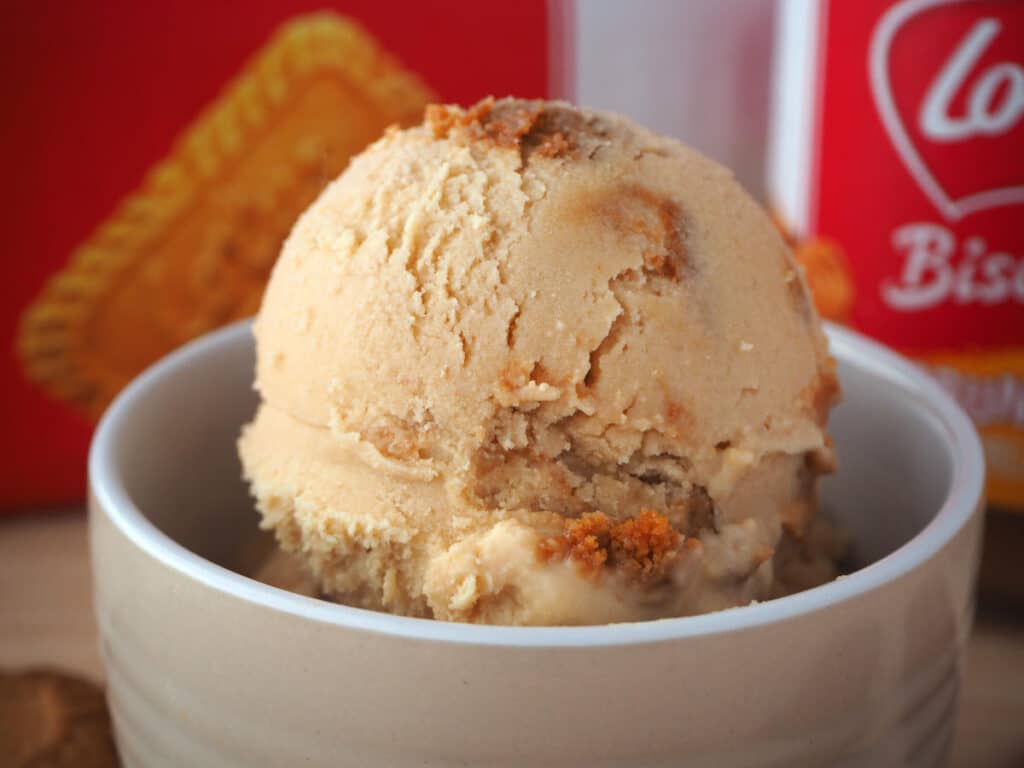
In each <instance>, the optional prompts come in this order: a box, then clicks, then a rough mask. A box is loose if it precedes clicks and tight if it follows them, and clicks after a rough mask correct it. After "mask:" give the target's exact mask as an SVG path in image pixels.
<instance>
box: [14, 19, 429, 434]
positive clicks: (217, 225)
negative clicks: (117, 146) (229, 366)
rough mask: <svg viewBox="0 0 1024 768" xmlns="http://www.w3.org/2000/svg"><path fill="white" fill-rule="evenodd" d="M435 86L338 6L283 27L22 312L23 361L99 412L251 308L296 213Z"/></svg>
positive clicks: (36, 375)
mask: <svg viewBox="0 0 1024 768" xmlns="http://www.w3.org/2000/svg"><path fill="white" fill-rule="evenodd" d="M431 96H432V94H431V93H430V92H429V90H428V89H427V88H426V87H425V86H424V85H423V84H422V83H421V82H420V81H419V80H418V79H417V78H416V77H415V76H414V75H412V74H410V73H408V72H406V71H404V70H403V69H401V68H400V66H399V65H398V63H397V62H396V61H394V60H393V59H392V58H391V57H390V56H389V55H388V54H387V53H385V52H384V51H382V50H381V49H380V48H379V47H378V46H377V45H376V43H375V42H374V41H373V40H372V38H370V36H369V35H368V34H367V33H366V32H365V31H363V30H362V29H361V28H360V27H358V26H357V25H356V24H354V23H352V22H350V21H348V20H346V19H344V18H342V17H340V16H338V15H335V14H332V13H316V14H309V15H304V16H300V17H296V18H295V19H293V20H291V21H289V22H287V23H286V24H284V25H283V26H282V27H281V28H280V29H279V30H278V32H277V33H276V34H275V35H274V36H273V37H272V38H271V40H270V41H269V42H268V43H267V45H266V46H265V47H264V48H263V49H262V50H261V51H259V52H257V54H256V55H255V56H254V57H253V58H252V59H251V60H250V62H249V63H248V64H247V65H246V66H245V68H244V69H243V71H242V72H241V74H240V75H239V76H238V77H237V78H236V79H235V80H234V81H233V82H231V83H229V84H228V86H227V87H226V88H225V90H224V91H223V93H222V94H221V96H219V97H218V98H217V99H216V100H215V101H214V102H213V103H212V104H211V105H210V106H209V107H208V108H207V109H206V110H205V111H204V112H203V113H202V114H200V116H199V117H198V118H197V119H196V121H195V122H194V123H193V124H192V125H191V126H190V127H189V128H187V129H186V130H185V132H184V134H183V135H181V136H180V137H179V139H178V141H177V142H176V144H175V146H174V148H173V149H172V150H171V153H170V154H169V156H168V157H167V158H165V159H164V160H162V161H161V162H160V163H158V164H157V165H156V166H155V167H154V168H152V169H151V171H150V172H149V173H148V175H147V176H146V178H145V180H144V181H143V184H142V186H141V188H140V189H139V190H138V191H136V192H134V193H132V194H130V195H128V196H127V197H126V198H125V199H124V200H123V201H122V203H121V204H120V206H119V207H118V209H117V210H116V211H115V213H114V214H113V215H112V216H111V217H110V218H109V219H108V220H107V221H106V222H104V223H103V224H101V225H100V226H99V227H98V228H97V230H96V231H95V232H94V234H93V235H92V236H91V237H90V238H89V240H88V241H87V242H85V243H84V244H83V245H81V246H80V247H79V248H78V249H77V250H76V251H75V252H74V253H73V254H72V256H71V258H70V260H69V263H68V265H67V266H66V267H65V269H64V270H63V271H61V272H60V273H58V274H57V275H55V276H54V277H53V278H52V279H51V280H50V282H49V284H48V285H47V286H46V287H45V288H44V290H43V291H42V293H41V295H40V296H39V297H38V298H37V299H36V301H35V303H34V304H32V305H31V306H30V307H29V308H28V310H26V312H25V314H24V315H23V318H22V324H21V328H20V333H19V338H18V349H19V354H20V356H21V358H22V361H23V363H24V367H25V371H26V373H27V374H28V375H29V377H30V378H32V379H34V380H35V381H37V382H39V383H40V384H42V385H43V386H44V387H45V388H46V389H47V390H48V391H49V392H51V393H52V394H54V395H56V396H58V397H60V398H62V399H64V400H67V401H69V402H71V403H72V404H74V405H75V406H76V407H77V408H79V409H80V410H82V411H84V412H86V413H89V414H91V415H93V416H95V415H98V414H99V413H100V412H101V411H102V410H103V408H104V407H105V406H106V405H107V403H108V402H109V401H110V400H111V398H113V396H114V395H115V394H117V392H118V390H120V388H121V387H122V386H124V384H126V383H127V382H128V381H129V380H130V379H131V378H132V377H133V376H135V375H136V374H137V373H139V372H140V371H141V370H142V369H143V368H145V367H146V366H147V365H149V364H150V363H151V362H153V361H154V360H156V359H157V358H159V357H161V356H162V355H164V354H165V353H167V352H168V351H170V350H172V349H174V348H175V347H177V346H179V345H180V344H182V343H183V342H185V341H187V340H189V339H191V338H193V337H195V336H197V335H199V334H201V333H204V332H206V331H209V330H211V329H214V328H216V327H218V326H220V325H223V324H225V323H227V322H230V321H232V320H236V319H239V318H242V317H246V316H248V315H251V314H253V313H254V312H255V311H256V309H257V307H258V305H259V301H260V297H261V295H262V291H263V286H264V284H265V282H266V279H267V277H268V276H269V273H270V269H271V267H272V266H273V263H274V261H275V259H276V258H277V254H278V251H279V250H280V246H281V243H282V241H283V240H284V238H285V237H286V236H287V234H288V232H289V230H290V229H291V226H292V223H293V222H294V221H295V219H296V218H297V217H298V215H299V214H300V213H301V212H302V211H303V210H304V209H305V208H306V207H307V206H308V205H309V204H310V203H311V202H312V201H313V200H314V199H315V198H316V196H317V194H319V192H320V190H321V189H322V188H323V187H324V185H325V184H326V183H327V182H328V181H330V180H331V179H333V178H334V177H335V176H337V175H338V174H339V173H340V172H341V170H342V169H343V168H344V167H345V165H346V163H347V162H348V159H349V157H351V156H352V155H353V154H355V153H356V152H358V151H360V150H361V149H362V148H363V147H364V146H366V145H367V144H368V143H370V142H371V141H373V140H374V139H376V138H377V137H378V136H379V135H380V134H381V133H382V132H383V130H384V128H386V127H387V126H388V125H391V124H393V123H403V124H404V123H410V122H413V121H415V120H418V119H419V117H420V115H421V114H422V111H423V108H424V106H425V105H426V104H427V102H428V101H430V99H431Z"/></svg>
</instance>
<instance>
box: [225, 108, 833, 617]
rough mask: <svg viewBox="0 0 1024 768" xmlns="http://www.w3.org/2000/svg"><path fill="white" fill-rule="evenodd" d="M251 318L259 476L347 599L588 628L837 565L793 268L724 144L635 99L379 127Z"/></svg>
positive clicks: (817, 365) (755, 596) (287, 254)
mask: <svg viewBox="0 0 1024 768" xmlns="http://www.w3.org/2000/svg"><path fill="white" fill-rule="evenodd" d="M255 334H256V340H257V351H258V363H257V377H256V385H257V388H258V390H259V392H260V393H261V395H262V398H263V402H262V405H261V406H260V409H259V412H258V413H257V415H256V418H255V420H254V421H253V422H252V423H251V424H250V425H248V426H247V427H246V428H245V430H244V432H243V434H242V437H241V440H240V443H239V448H240V451H241V457H242V461H243V464H244V469H245V475H246V478H247V480H248V482H249V483H250V486H251V490H252V493H253V495H254V496H255V498H256V500H257V504H258V507H259V510H260V512H261V514H262V520H263V525H264V526H265V527H267V528H272V529H273V530H274V531H275V532H276V535H277V537H278V540H279V542H280V545H281V547H282V548H283V549H284V550H286V551H288V552H296V553H301V556H302V557H303V558H304V559H306V560H307V561H308V563H309V565H310V566H311V569H312V572H313V573H314V574H315V577H316V579H317V580H318V582H319V586H320V588H321V590H322V591H323V593H324V594H325V595H327V596H330V597H332V598H334V599H337V600H339V601H341V602H344V603H347V604H351V605H357V606H363V607H368V608H375V609H380V610H385V611H389V612H392V613H397V614H404V615H408V616H424V617H434V618H437V619H445V620H452V621H466V622H480V623H495V624H591V623H604V622H614V621H633V620H642V619H653V618H658V617H666V616H678V615H685V614H693V613H700V612H705V611H711V610H716V609H720V608H725V607H730V606H737V605H743V604H746V603H749V602H750V601H752V600H761V599H766V598H770V597H773V596H776V595H779V594H783V593H786V592H789V591H792V590H794V589H798V588H803V587H806V586H810V585H813V584H817V583H820V582H822V581H825V580H828V579H830V578H832V577H833V576H834V575H835V570H834V566H833V564H832V556H833V555H834V554H835V553H834V552H832V551H831V550H832V549H833V547H832V546H831V542H830V540H829V537H828V536H826V535H823V534H822V531H821V530H820V529H819V527H818V525H817V524H816V522H815V488H816V478H817V476H818V475H819V474H820V473H822V472H824V471H828V470H829V469H831V467H832V464H833V460H832V453H831V449H830V441H829V438H828V436H827V434H826V431H825V423H826V418H827V415H828V411H829V408H830V406H831V405H832V403H833V400H834V399H835V397H836V396H837V389H838V388H837V385H836V379H835V376H834V373H833V363H832V360H831V358H830V357H829V355H828V349H827V345H826V340H825V338H824V336H823V334H822V330H821V326H820V322H819V319H818V316H817V315H816V313H815V310H814V308H813V306H812V305H811V303H810V301H809V298H808V293H807V289H806V286H805V284H804V280H803V278H802V276H801V273H800V270H799V268H798V267H797V265H796V263H795V262H794V260H793V257H792V254H791V253H790V251H789V250H788V248H787V247H786V245H785V244H784V243H783V241H782V239H781V237H780V236H779V234H778V232H777V231H776V230H775V228H774V227H773V225H772V223H771V221H770V220H769V219H768V217H767V216H766V215H765V213H764V212H763V211H762V210H761V209H760V208H759V207H758V205H757V204H756V203H755V202H754V201H753V200H752V199H751V198H750V197H749V196H748V195H747V194H746V193H745V192H744V191H743V190H742V189H741V188H740V186H739V185H738V184H737V183H736V181H735V180H734V179H733V177H732V176H731V175H730V173H729V172H728V171H727V170H725V169H724V168H721V167H720V166H718V165H716V164H715V163H713V162H711V161H710V160H708V159H707V158H705V157H703V156H701V155H700V154H698V153H696V152H694V151H693V150H691V149H688V148H687V147H685V146H683V145H681V144H679V143H677V142H675V141H673V140H670V139H666V138H664V137H661V136H657V135H655V134H652V133H650V132H648V131H646V130H644V129H643V128H641V127H639V126H637V125H635V124H634V123H632V122H630V121H629V120H627V119H625V118H622V117H619V116H616V115H609V114H602V113H592V112H587V111H583V110H578V109H575V108H573V107H571V106H569V105H568V104H564V103H558V102H532V101H519V100H502V101H496V102H493V101H490V100H488V101H485V102H482V103H480V104H478V105H477V106H475V107H473V108H472V109H470V110H468V111H463V110H460V109H457V108H454V107H431V108H428V110H427V114H426V118H425V121H424V123H423V124H422V125H420V126H418V127H415V128H412V129H410V130H404V131H399V130H390V131H389V132H388V133H387V134H386V135H385V136H384V137H383V138H382V139H380V140H379V141H378V142H376V143H375V144H373V145H372V146H371V147H369V148H368V149H367V150H366V151H365V152H364V153H363V154H362V155H360V156H358V157H356V158H355V159H354V160H353V161H352V163H351V165H350V166H349V168H348V169H347V170H346V171H345V172H344V173H343V174H342V175H341V177H340V178H338V179H337V180H336V181H335V182H333V183H332V184H331V185H330V186H328V187H327V189H326V190H324V192H323V193H322V194H321V196H320V198H319V199H318V200H317V201H316V202H315V203H314V204H313V205H312V206H311V207H310V208H309V209H308V210H307V211H306V212H305V214H303V216H302V217H301V218H300V219H299V221H298V223H297V224H296V226H295V228H294V230H293V231H292V233H291V236H290V237H289V239H288V240H287V242H286V244H285V246H284V250H283V252H282V254H281V257H280V259H279V260H278V262H277V265H276V267H275V269H274V272H273V276H272V278H271V281H270V284H269V286H268V288H267V291H266V294H265V296H264V299H263V304H262V308H261V310H260V313H259V317H258V318H257V320H256V324H255Z"/></svg>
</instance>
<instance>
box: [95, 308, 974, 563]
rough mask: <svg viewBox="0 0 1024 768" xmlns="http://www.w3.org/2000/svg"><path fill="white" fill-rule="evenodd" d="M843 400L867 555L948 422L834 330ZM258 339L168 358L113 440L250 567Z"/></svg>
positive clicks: (919, 497)
mask: <svg viewBox="0 0 1024 768" xmlns="http://www.w3.org/2000/svg"><path fill="white" fill-rule="evenodd" d="M833 353H834V354H835V356H836V358H837V360H838V363H839V378H840V381H841V382H842V386H843V401H842V403H841V404H840V405H839V406H838V407H837V408H836V410H835V412H834V413H833V416H832V420H831V432H832V435H833V437H834V439H835V441H836V449H837V452H838V455H839V460H840V463H841V466H840V469H839V471H838V472H837V473H836V474H835V475H833V476H831V477H829V478H828V479H827V480H826V481H825V482H824V485H823V487H822V494H823V506H824V511H825V514H827V515H828V516H829V517H831V518H832V519H833V520H835V521H836V522H838V523H839V524H840V525H842V526H844V527H845V528H846V529H847V530H848V531H849V532H850V533H851V535H852V539H853V542H854V561H855V563H854V564H855V565H856V566H858V567H859V566H863V565H866V564H868V563H871V562H874V561H875V560H878V559H879V558H882V557H884V556H885V555H887V554H889V553H891V552H893V551H894V550H895V549H897V548H899V547H900V546H902V545H903V544H905V543H906V542H908V541H909V540H910V539H911V538H913V537H914V536H915V535H916V534H917V533H918V532H919V531H921V530H922V529H923V528H924V527H925V526H926V525H927V524H928V523H929V522H930V521H931V520H932V518H933V517H935V515H936V513H937V512H938V511H939V509H940V507H941V505H942V503H943V501H944V499H945V498H946V496H947V494H948V493H949V490H950V485H951V483H952V477H953V465H954V460H953V453H952V451H953V449H952V447H951V445H950V440H949V437H948V433H947V432H946V431H945V430H944V427H943V424H942V423H941V421H940V420H939V418H938V417H937V416H936V415H935V414H934V412H933V411H932V410H931V408H930V406H928V404H927V403H926V402H925V401H924V399H923V398H921V397H920V394H919V392H917V390H916V389H915V387H914V382H913V381H912V380H910V379H909V378H908V377H907V376H906V375H905V374H904V373H902V372H900V371H895V370H892V369H891V368H887V367H886V363H885V361H884V360H881V361H880V360H879V359H873V358H871V357H870V356H865V354H864V350H863V349H862V348H858V347H857V346H856V345H855V344H852V343H850V341H849V339H848V338H846V337H843V336H840V337H839V338H837V336H836V334H833ZM253 367H254V351H253V341H252V336H251V333H250V330H249V325H248V324H247V323H245V324H238V325H236V326H234V327H232V328H230V329H228V330H226V331H223V332H220V333H218V334H216V335H214V336H212V337H210V338H208V339H206V340H203V341H201V342H199V343H197V344H193V345H190V346H189V347H188V348H186V349H185V350H182V351H180V352H179V353H178V354H177V355H175V356H174V357H172V358H170V359H169V360H167V361H165V362H164V363H162V364H161V365H159V366H158V367H156V368H155V369H152V370H151V371H150V372H149V373H147V374H146V375H145V376H144V378H143V380H142V381H140V382H139V383H138V384H137V385H136V386H134V387H133V388H132V392H131V397H129V398H127V399H126V401H125V406H124V407H123V408H122V411H121V416H122V417H123V418H121V419H119V421H120V427H119V429H118V432H117V435H116V437H115V439H114V440H113V444H112V446H111V449H112V456H111V458H112V463H113V465H114V479H115V480H119V481H120V482H121V483H122V484H123V486H124V488H125V490H126V492H127V494H128V496H129V497H130V498H131V499H132V501H133V502H134V503H135V505H136V506H137V508H138V509H139V510H141V513H142V514H143V515H144V516H145V517H147V518H148V519H149V521H150V522H151V523H153V524H154V525H155V526H156V527H157V528H158V529H159V530H160V531H162V532H163V533H164V534H166V535H167V536H168V537H170V538H171V539H172V540H174V541H176V542H177V543H179V544H181V545H182V546H184V547H185V548H186V549H189V550H191V551H192V552H194V553H196V554H198V555H200V556H201V557H204V558H206V559H208V560H211V561H212V562H215V563H217V564H219V565H222V566H225V567H227V568H230V569H234V570H239V571H242V572H246V571H248V570H249V568H250V566H251V565H253V564H254V563H255V562H256V561H257V560H258V558H259V557H260V556H261V555H262V553H263V552H265V551H267V549H269V547H270V546H271V539H270V535H269V534H266V533H261V532H259V531H258V529H257V520H258V517H257V513H256V512H255V510H254V507H253V504H252V501H251V500H250V498H249V495H248V492H247V490H246V487H245V484H244V483H243V482H242V479H241V467H240V465H239V461H238V457H237V454H236V450H235V441H236V439H237V437H238V434H239V430H240V428H241V426H242V425H243V424H244V423H245V422H246V421H248V420H249V419H250V418H251V417H252V415H253V413H254V411H255V408H256V404H257V401H258V397H257V395H256V393H255V392H254V391H253V388H252V372H253Z"/></svg>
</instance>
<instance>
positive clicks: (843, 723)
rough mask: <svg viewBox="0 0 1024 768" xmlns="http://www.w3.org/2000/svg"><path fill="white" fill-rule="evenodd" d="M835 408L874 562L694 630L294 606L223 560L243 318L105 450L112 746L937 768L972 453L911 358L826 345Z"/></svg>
mask: <svg viewBox="0 0 1024 768" xmlns="http://www.w3.org/2000/svg"><path fill="white" fill-rule="evenodd" d="M829 332H830V336H831V340H832V347H833V352H834V354H835V356H836V357H837V359H838V361H839V375H840V379H841V381H842V383H843V387H844V392H845V398H844V401H843V403H842V405H840V406H839V408H838V409H837V410H836V411H835V414H834V417H833V420H832V425H833V427H832V429H833V434H834V436H835V438H836V443H837V448H838V452H839V456H840V460H841V462H842V468H841V470H840V471H839V473H838V474H837V475H836V476H835V477H834V478H832V479H830V480H829V481H828V482H827V483H826V486H825V499H826V508H827V510H828V511H829V513H830V514H831V515H833V516H834V517H835V518H837V519H838V520H839V521H840V522H841V523H842V524H844V525H845V526H846V527H847V528H848V529H849V530H850V531H851V532H852V534H853V537H854V540H855V542H856V545H857V551H858V555H859V557H860V558H861V560H862V562H863V563H864V564H865V565H864V566H863V567H862V568H861V569H860V570H858V571H856V572H855V573H852V574H851V575H849V576H846V577H844V578H842V579H840V580H838V581H835V582H833V583H831V584H827V585H825V586H823V587H819V588H817V589H812V590H809V591H807V592H803V593H801V594H798V595H794V596H791V597H786V598H783V599H780V600H775V601H771V602H767V603H762V604H759V605H754V606H748V607H744V608H737V609H734V610H729V611H724V612H721V613H715V614H710V615H706V616H697V617H692V618H684V619H671V620H663V621H656V622H646V623H637V624H620V625H612V626H597V627H578V628H568V627H561V628H559V627H555V628H518V627H481V626H469V625H461V624H446V623H442V622H433V621H428V620H421V619H407V618H402V617H396V616H389V615H384V614H379V613H374V612H370V611H364V610H359V609H354V608H348V607H344V606H340V605H334V604H332V603H328V602H324V601H319V600H314V599H310V598H306V597H302V596H299V595H294V594H290V593H287V592H284V591H281V590H278V589H275V588H272V587H268V586H265V585H263V584H260V583H257V582H255V581H253V580H251V579H248V578H245V577H243V576H240V575H239V574H238V573H236V572H234V571H232V570H231V567H232V565H233V564H235V563H237V558H238V557H239V553H240V552H241V551H242V550H243V549H244V548H245V547H247V546H250V545H251V542H252V539H253V537H254V536H255V535H256V534H255V528H256V523H257V516H256V513H255V512H254V511H253V508H252V505H251V502H250V500H249V499H248V497H247V494H246V489H245V487H244V485H243V484H242V482H241V481H240V479H239V472H240V470H239V465H238V461H237V458H236V456H235V438H236V435H237V433H238V430H239V427H240V426H241V424H242V423H243V422H245V421H246V420H247V419H248V418H249V417H250V416H251V414H252V412H253V409H254V407H255V403H256V396H255V394H254V393H253V391H252V386H251V382H252V370H253V348H252V341H251V338H250V333H249V327H248V325H247V324H239V325H235V326H233V327H230V328H228V329H226V330H224V331H221V332H218V333H215V334H212V335H210V336H208V337H206V338H204V339H201V340H199V341H197V342H195V343H193V344H190V345H188V346H187V347H185V348H184V349H182V350H180V351H178V352H176V353H175V354H173V355H171V356H170V357H168V358H167V359H166V360H164V361H163V362H161V363H159V364H157V365H156V366H154V367H153V368H151V369H150V370H149V371H147V372H146V373H145V374H143V375H142V376H141V377H139V379H138V380H137V381H135V382H134V383H133V384H132V385H131V386H130V387H128V388H127V389H126V390H125V391H124V393H123V394H122V395H121V396H120V397H119V398H118V399H117V401H116V402H115V403H114V404H113V405H112V406H111V408H110V409H109V410H108V411H107V413H106V415H105V416H104V418H103V420H102V422H101V424H100V427H99V430H98V432H97V434H96V438H95V440H94V442H93V446H92V452H91V455H90V459H89V476H90V482H91V502H90V506H91V515H90V526H91V540H92V551H93V564H94V571H95V588H96V607H97V613H98V620H99V627H100V635H101V640H102V652H103V657H104V660H105V664H106V671H107V677H108V684H109V693H110V702H111V707H112V711H113V717H114V723H115V726H116V731H117V741H118V745H119V747H120V749H121V753H122V757H123V760H124V763H125V765H126V766H128V768H132V767H133V766H146V767H147V768H158V767H161V766H169V767H170V766H174V767H175V768H177V767H178V766H192V767H198V766H217V767H218V768H226V767H233V766H239V767H242V766H244V767H245V768H252V767H253V766H274V767H275V768H277V767H279V766H300V765H301V766H332V767H334V766H359V767H360V768H364V767H366V766H388V767H395V768H398V767H400V766H402V767H404V766H437V767H442V766H443V767H448V766H495V767H497V766H531V767H534V766H537V767H540V766H558V767H559V768H564V767H565V766H588V767H597V766H613V765H614V766H645V767H646V766H677V765H686V766H708V767H713V768H727V767H729V766H785V767H786V768H792V767H793V766H803V765H807V766H871V767H872V768H877V767H878V766H896V765H900V766H935V765H941V764H943V763H944V762H945V760H946V757H947V755H948V754H949V747H950V740H951V737H952V728H953V722H954V719H955V714H956V702H957V691H958V687H959V670H960V661H961V658H962V650H963V647H964V643H965V640H966V637H967V633H968V630H969V628H970V623H971V618H972V613H973V603H972V594H973V585H974V576H975V570H976V566H977V560H978V549H979V542H980V533H981V515H980V512H979V509H980V504H981V494H982V478H983V463H982V454H981V449H980V446H979V443H978V439H977V437H976V434H975V432H974V430H973V428H972V427H971V425H970V423H969V422H968V420H967V419H966V417H965V416H964V415H963V413H962V412H961V411H960V410H959V408H957V407H956V406H955V405H954V404H953V403H952V402H951V401H950V400H949V399H948V398H947V397H946V396H945V395H944V394H943V393H942V392H941V391H940V390H939V388H938V387H936V386H935V385H934V384H933V383H932V382H931V381H930V380H929V379H928V378H927V377H925V376H924V375H923V374H922V373H921V372H920V371H919V370H918V369H917V368H915V367H914V366H913V365H911V364H909V363H907V362H905V361H904V360H903V359H901V358H899V357H897V356H895V355H893V354H892V353H890V352H888V351H886V350H885V349H883V348H882V347H880V346H878V345H876V344H874V343H872V342H869V341H867V340H865V339H863V338H861V337H859V336H857V335H855V334H852V333H850V332H848V331H844V330H840V329H837V328H832V329H830V331H829Z"/></svg>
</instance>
